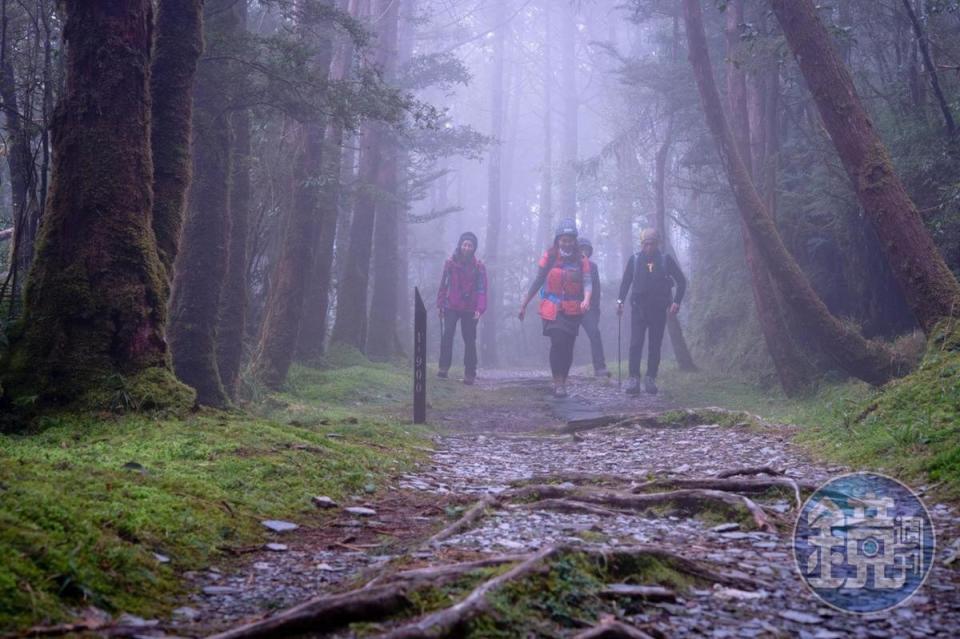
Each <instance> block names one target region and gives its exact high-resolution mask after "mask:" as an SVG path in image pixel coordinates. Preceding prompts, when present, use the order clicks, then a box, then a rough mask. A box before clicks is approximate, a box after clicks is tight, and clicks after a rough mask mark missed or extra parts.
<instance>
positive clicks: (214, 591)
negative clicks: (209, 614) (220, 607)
mask: <svg viewBox="0 0 960 639" xmlns="http://www.w3.org/2000/svg"><path fill="white" fill-rule="evenodd" d="M203 594H205V595H209V596H211V597H215V596H217V595H239V594H240V589H239V588H234V587H232V586H204V587H203Z"/></svg>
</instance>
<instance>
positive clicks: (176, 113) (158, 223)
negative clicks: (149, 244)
mask: <svg viewBox="0 0 960 639" xmlns="http://www.w3.org/2000/svg"><path fill="white" fill-rule="evenodd" d="M156 33H157V36H156V43H155V44H154V49H153V51H154V58H153V66H152V68H151V75H150V93H151V95H152V97H153V113H152V120H151V128H152V133H151V136H152V137H151V139H152V142H153V145H152V147H153V148H152V151H153V230H154V233H155V234H156V236H157V250H158V251H159V253H160V262H161V263H162V264H163V268H164V270H165V272H166V274H167V279H168V280H172V276H173V262H174V259H175V258H176V256H177V248H178V246H179V243H180V230H181V228H182V227H183V219H184V204H185V198H186V194H187V187H188V186H189V184H190V169H191V166H190V160H191V154H190V136H191V127H190V118H191V115H192V112H193V81H194V75H195V73H196V70H197V60H198V59H199V58H200V53H201V52H202V50H203V0H160V2H158V4H157V23H156Z"/></svg>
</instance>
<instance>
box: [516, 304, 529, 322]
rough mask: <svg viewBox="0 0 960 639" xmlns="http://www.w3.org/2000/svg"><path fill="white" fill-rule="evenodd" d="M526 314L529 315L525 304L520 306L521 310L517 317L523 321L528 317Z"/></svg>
mask: <svg viewBox="0 0 960 639" xmlns="http://www.w3.org/2000/svg"><path fill="white" fill-rule="evenodd" d="M526 315H527V305H526V304H524V305H523V306H521V307H520V312H519V313H517V319H519V320H520V321H521V322H522V321H523V318H524V317H526Z"/></svg>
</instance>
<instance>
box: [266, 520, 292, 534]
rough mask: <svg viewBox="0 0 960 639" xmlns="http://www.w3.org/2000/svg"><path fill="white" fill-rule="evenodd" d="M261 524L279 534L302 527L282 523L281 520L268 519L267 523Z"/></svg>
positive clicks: (285, 522) (287, 522)
mask: <svg viewBox="0 0 960 639" xmlns="http://www.w3.org/2000/svg"><path fill="white" fill-rule="evenodd" d="M260 523H261V524H263V526H264V527H265V528H267V529H268V530H272V531H273V532H278V533H281V532H289V531H291V530H296V529H297V528H299V527H300V526H298V525H297V524H295V523H293V522H289V521H281V520H279V519H267V520H266V521H261V522H260Z"/></svg>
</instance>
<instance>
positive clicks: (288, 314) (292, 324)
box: [253, 0, 333, 389]
mask: <svg viewBox="0 0 960 639" xmlns="http://www.w3.org/2000/svg"><path fill="white" fill-rule="evenodd" d="M319 4H321V5H324V6H327V7H332V6H333V1H332V0H320V2H319ZM313 26H315V25H303V27H304V31H305V37H316V38H317V41H316V42H315V43H314V46H315V47H316V53H315V56H314V60H313V66H314V69H315V74H316V76H317V77H318V78H320V81H321V82H322V81H325V80H326V79H327V77H328V74H329V72H330V62H331V58H332V57H333V31H332V25H331V24H325V25H321V27H322V31H321V34H320V35H319V36H316V35H314V34H315V30H311V27H313ZM324 125H325V123H324V122H323V121H322V120H321V121H314V122H306V123H302V124H301V125H300V128H301V134H300V139H301V142H300V145H301V146H300V149H299V150H298V155H297V158H296V159H295V161H294V173H293V181H294V188H293V202H292V205H291V207H290V214H289V217H288V218H287V220H286V225H285V228H284V231H283V236H282V239H281V244H280V248H279V253H278V255H277V259H276V261H275V262H274V264H273V269H272V271H271V276H270V294H269V297H268V298H267V303H266V307H265V314H264V319H263V323H262V324H261V326H260V336H259V339H258V344H257V352H256V355H255V356H254V361H253V368H254V371H255V374H256V376H257V378H258V380H259V381H261V382H262V383H263V384H265V385H266V386H267V387H268V388H274V389H275V388H279V387H280V386H281V385H282V384H283V382H284V381H286V378H287V372H288V371H289V370H290V364H291V363H292V362H293V356H294V352H295V350H296V346H297V334H298V332H299V330H300V320H301V318H302V317H303V301H304V296H305V293H306V290H307V279H308V277H309V276H310V273H311V269H312V267H313V264H314V248H315V244H316V241H317V232H318V229H319V228H320V226H321V225H320V215H319V207H318V205H319V197H320V193H321V190H322V189H321V184H322V183H323V181H324V175H323V168H324V166H323V140H324V128H325V126H324Z"/></svg>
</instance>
